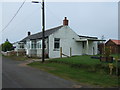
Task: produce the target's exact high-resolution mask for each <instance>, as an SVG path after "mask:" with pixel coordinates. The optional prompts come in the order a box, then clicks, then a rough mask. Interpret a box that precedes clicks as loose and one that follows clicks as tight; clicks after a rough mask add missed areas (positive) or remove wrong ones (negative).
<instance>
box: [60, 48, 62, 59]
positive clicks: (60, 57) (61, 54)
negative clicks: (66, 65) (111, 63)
mask: <svg viewBox="0 0 120 90" xmlns="http://www.w3.org/2000/svg"><path fill="white" fill-rule="evenodd" d="M60 58H62V47H60Z"/></svg>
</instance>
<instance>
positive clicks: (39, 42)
mask: <svg viewBox="0 0 120 90" xmlns="http://www.w3.org/2000/svg"><path fill="white" fill-rule="evenodd" d="M37 48H40V49H42V40H40V41H38V42H37Z"/></svg>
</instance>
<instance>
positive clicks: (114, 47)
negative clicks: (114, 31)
mask: <svg viewBox="0 0 120 90" xmlns="http://www.w3.org/2000/svg"><path fill="white" fill-rule="evenodd" d="M105 46H109V47H110V49H111V54H120V40H114V39H109V40H108V41H107V42H106V43H105Z"/></svg>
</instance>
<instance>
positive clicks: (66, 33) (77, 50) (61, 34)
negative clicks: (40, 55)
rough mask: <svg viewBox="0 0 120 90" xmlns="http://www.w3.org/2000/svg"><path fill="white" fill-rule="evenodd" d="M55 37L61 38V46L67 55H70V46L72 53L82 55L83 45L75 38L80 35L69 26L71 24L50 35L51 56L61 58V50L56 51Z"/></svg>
mask: <svg viewBox="0 0 120 90" xmlns="http://www.w3.org/2000/svg"><path fill="white" fill-rule="evenodd" d="M54 38H60V47H62V51H63V53H64V54H66V55H68V56H69V55H70V47H71V48H72V55H81V54H82V47H81V45H80V42H76V41H75V39H78V38H79V37H78V35H77V34H76V33H75V32H74V31H73V30H72V29H70V28H69V26H64V27H62V28H61V29H59V30H58V31H56V32H54V33H53V34H52V35H50V36H49V57H50V58H59V57H60V51H54Z"/></svg>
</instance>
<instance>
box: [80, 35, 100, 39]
mask: <svg viewBox="0 0 120 90" xmlns="http://www.w3.org/2000/svg"><path fill="white" fill-rule="evenodd" d="M78 36H79V37H81V38H91V39H98V38H97V37H89V36H82V35H78Z"/></svg>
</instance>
